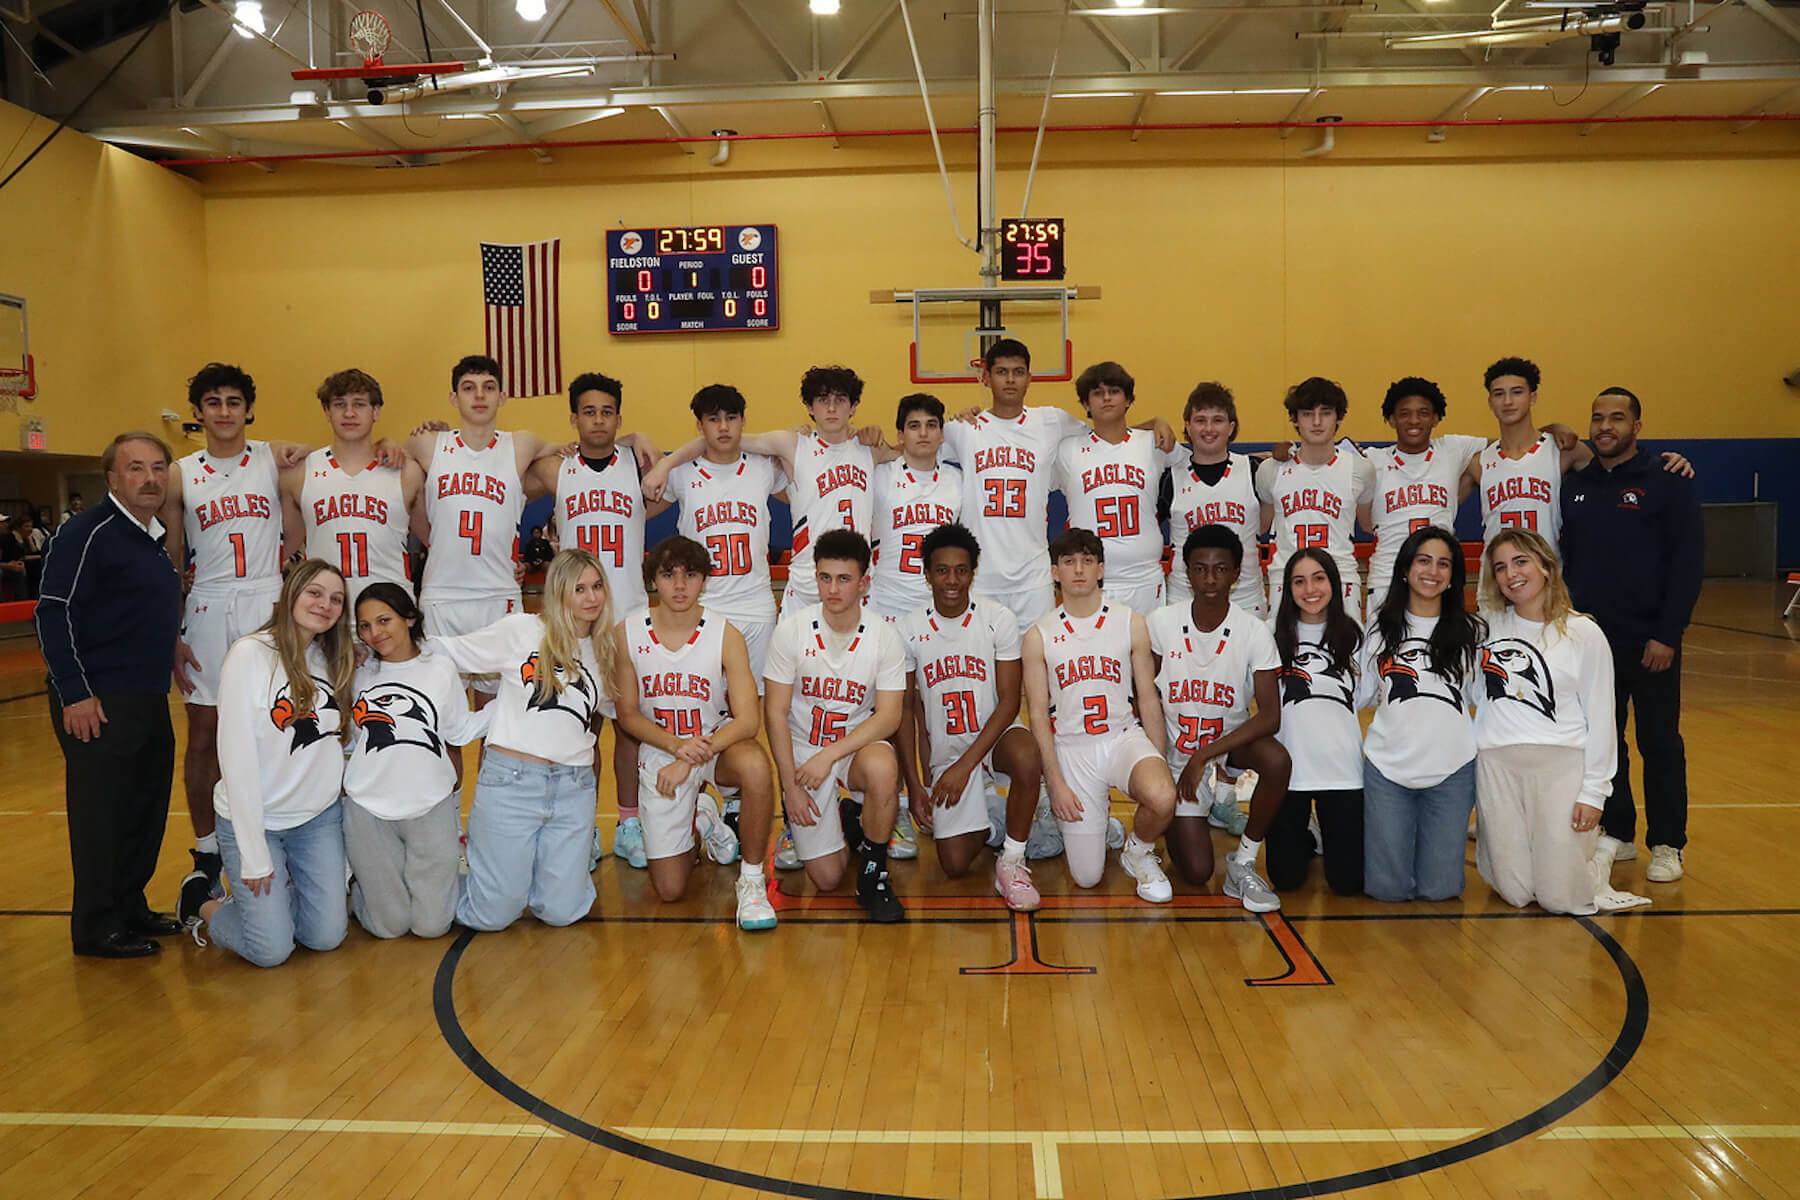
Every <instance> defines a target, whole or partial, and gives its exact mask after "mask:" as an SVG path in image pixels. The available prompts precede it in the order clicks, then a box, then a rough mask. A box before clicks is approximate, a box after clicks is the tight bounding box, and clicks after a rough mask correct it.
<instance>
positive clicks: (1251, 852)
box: [1233, 834, 1262, 867]
mask: <svg viewBox="0 0 1800 1200" xmlns="http://www.w3.org/2000/svg"><path fill="white" fill-rule="evenodd" d="M1261 849H1262V843H1261V842H1259V841H1256V840H1255V839H1254V838H1252V837H1251V836H1250V835H1249V834H1245V835H1244V836H1243V837H1241V838H1239V839H1238V848H1237V853H1236V854H1235V855H1233V857H1234V858H1236V859H1237V860H1238V861H1239V862H1240V863H1243V864H1245V865H1246V866H1251V867H1254V866H1255V865H1256V855H1257V853H1258V852H1259V851H1260V850H1261Z"/></svg>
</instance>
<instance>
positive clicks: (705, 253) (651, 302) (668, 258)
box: [606, 225, 781, 333]
mask: <svg viewBox="0 0 1800 1200" xmlns="http://www.w3.org/2000/svg"><path fill="white" fill-rule="evenodd" d="M775 268H776V255H775V226H773V225H669V226H662V227H659V228H652V229H609V230H607V231H606V282H607V298H606V323H607V329H608V330H609V331H610V332H612V333H718V332H722V331H725V330H734V329H758V330H760V329H779V328H780V327H781V310H780V307H779V305H778V297H779V292H778V290H777V287H776V272H775Z"/></svg>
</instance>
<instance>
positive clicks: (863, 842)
mask: <svg viewBox="0 0 1800 1200" xmlns="http://www.w3.org/2000/svg"><path fill="white" fill-rule="evenodd" d="M876 848H877V847H876V845H875V839H873V838H871V837H870V836H869V835H868V833H867V832H866V831H865V830H864V829H863V828H862V827H861V826H858V827H857V830H856V841H855V842H854V843H852V845H851V847H850V853H852V854H854V855H856V857H858V858H861V859H870V858H874V857H875V851H876ZM880 850H881V857H882V858H883V859H884V860H885V859H886V858H887V843H886V842H882V843H881V846H880Z"/></svg>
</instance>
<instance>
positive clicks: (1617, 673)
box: [1600, 644, 1688, 850]
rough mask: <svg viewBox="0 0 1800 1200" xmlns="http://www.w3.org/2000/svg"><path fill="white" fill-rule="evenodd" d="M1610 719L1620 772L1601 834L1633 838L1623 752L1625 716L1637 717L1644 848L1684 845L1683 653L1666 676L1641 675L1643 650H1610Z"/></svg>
mask: <svg viewBox="0 0 1800 1200" xmlns="http://www.w3.org/2000/svg"><path fill="white" fill-rule="evenodd" d="M1613 703H1614V716H1615V718H1616V719H1617V721H1618V725H1619V768H1618V771H1617V772H1616V773H1615V774H1614V775H1613V789H1612V795H1611V796H1609V797H1607V800H1606V807H1605V809H1604V810H1603V811H1602V813H1601V816H1600V829H1601V832H1603V833H1605V834H1606V835H1607V836H1608V837H1615V838H1618V839H1619V840H1620V841H1621V842H1629V841H1633V840H1635V838H1636V834H1637V803H1636V800H1635V799H1634V797H1633V796H1632V793H1631V753H1630V751H1628V750H1627V749H1626V747H1625V716H1626V713H1627V711H1630V712H1632V713H1635V714H1636V719H1637V748H1638V758H1639V759H1640V760H1642V762H1643V764H1644V844H1645V845H1647V846H1673V847H1675V848H1676V849H1677V850H1679V849H1681V848H1682V847H1684V846H1686V845H1687V809H1688V789H1687V744H1686V743H1685V742H1683V741H1682V740H1681V650H1680V649H1679V648H1677V649H1676V651H1675V661H1674V662H1673V663H1671V664H1669V667H1668V669H1667V670H1664V671H1647V670H1645V669H1644V648H1643V646H1641V645H1639V646H1630V645H1625V644H1618V645H1615V646H1614V647H1613Z"/></svg>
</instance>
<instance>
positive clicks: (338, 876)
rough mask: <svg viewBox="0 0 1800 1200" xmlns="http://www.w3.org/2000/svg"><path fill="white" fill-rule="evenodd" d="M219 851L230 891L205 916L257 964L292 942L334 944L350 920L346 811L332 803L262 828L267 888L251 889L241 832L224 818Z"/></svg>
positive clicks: (218, 934)
mask: <svg viewBox="0 0 1800 1200" xmlns="http://www.w3.org/2000/svg"><path fill="white" fill-rule="evenodd" d="M218 832H219V853H220V854H221V855H222V856H224V859H225V874H226V875H227V876H228V877H229V878H230V880H231V898H230V899H229V900H227V901H225V903H224V904H223V905H222V906H221V907H220V908H219V911H218V912H216V913H214V914H213V917H212V920H210V921H208V922H207V923H206V931H207V934H208V936H210V937H211V938H212V940H213V941H215V942H217V943H218V944H219V945H221V946H223V947H225V948H226V949H227V950H229V951H231V952H232V953H233V954H236V955H237V956H238V957H240V958H242V959H244V960H246V961H248V962H252V963H255V964H256V965H257V966H259V967H279V966H280V965H281V964H282V963H284V962H286V961H287V957H288V955H290V954H292V953H293V952H294V945H295V943H299V944H300V945H302V946H305V947H306V948H307V949H308V950H335V949H337V948H338V945H339V943H341V942H342V941H343V940H344V934H345V933H346V932H348V931H349V928H350V905H349V900H348V892H347V890H346V889H345V886H344V874H345V871H344V814H343V810H342V808H341V807H340V805H339V804H338V803H337V802H336V801H333V802H332V805H331V807H330V808H328V809H326V810H325V811H324V812H322V813H320V814H319V815H318V816H316V817H314V818H313V819H312V820H310V821H308V822H306V824H304V825H296V826H295V827H294V828H292V829H271V830H268V831H266V832H265V834H264V836H265V837H266V838H267V839H268V843H269V857H270V858H271V859H272V860H273V861H274V863H275V875H274V878H273V879H272V880H271V881H270V884H269V894H268V895H266V896H258V895H255V894H253V893H252V892H251V891H250V889H249V888H248V887H247V886H245V884H244V877H243V874H242V873H241V871H240V869H239V868H240V864H241V862H242V860H241V859H240V858H239V857H238V844H237V835H236V834H235V833H234V832H233V831H232V828H231V822H230V821H228V820H226V819H225V818H224V817H220V818H219V828H218Z"/></svg>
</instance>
